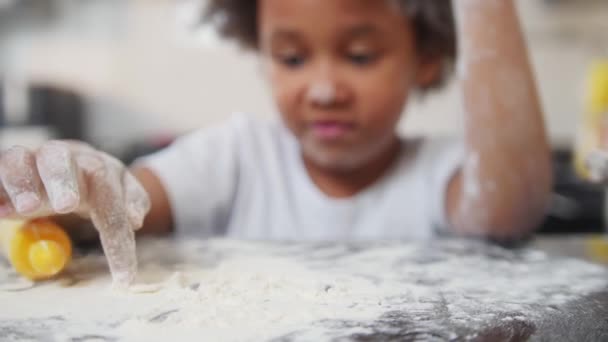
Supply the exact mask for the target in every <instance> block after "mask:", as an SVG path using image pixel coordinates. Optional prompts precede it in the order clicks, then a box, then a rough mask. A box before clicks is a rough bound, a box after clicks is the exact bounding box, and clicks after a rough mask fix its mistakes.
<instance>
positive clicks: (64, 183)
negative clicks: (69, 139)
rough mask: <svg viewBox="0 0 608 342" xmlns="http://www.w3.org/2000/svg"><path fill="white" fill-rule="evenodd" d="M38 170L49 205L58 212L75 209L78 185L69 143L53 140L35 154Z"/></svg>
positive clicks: (78, 193) (77, 203)
mask: <svg viewBox="0 0 608 342" xmlns="http://www.w3.org/2000/svg"><path fill="white" fill-rule="evenodd" d="M36 164H37V167H38V172H39V174H40V178H41V180H42V183H43V184H44V187H45V189H46V193H47V196H48V198H49V201H50V204H51V207H52V208H53V210H55V212H57V213H59V214H67V213H70V212H73V211H75V210H76V209H77V208H78V206H79V205H80V198H81V197H80V186H79V184H78V183H79V182H78V176H77V172H76V165H75V163H74V160H73V157H72V152H71V151H70V148H69V145H68V144H66V143H64V142H60V141H54V142H50V143H47V144H45V145H44V146H42V148H40V150H38V153H37V155H36Z"/></svg>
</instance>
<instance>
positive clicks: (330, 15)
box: [258, 0, 438, 171]
mask: <svg viewBox="0 0 608 342" xmlns="http://www.w3.org/2000/svg"><path fill="white" fill-rule="evenodd" d="M258 11H259V12H258V18H259V20H258V23H259V24H258V25H259V43H260V44H259V46H260V50H261V54H262V57H263V59H264V61H265V64H266V67H267V70H268V73H269V78H270V81H271V85H272V89H273V93H274V97H275V100H276V102H277V104H278V107H279V110H280V112H281V115H282V116H283V119H284V121H285V123H286V125H287V126H288V127H289V129H290V130H291V131H292V132H293V133H294V134H295V136H296V137H297V138H298V140H299V142H300V145H301V146H302V151H303V154H304V157H305V159H306V160H307V161H310V162H313V163H315V164H316V165H318V166H320V167H323V168H327V169H332V170H340V171H348V170H353V169H355V168H361V167H363V166H365V165H366V163H370V162H371V161H373V160H374V158H378V156H380V155H382V153H385V152H386V151H388V150H390V149H391V148H392V147H393V146H394V143H395V142H396V141H397V140H396V132H395V127H396V125H397V123H398V121H399V118H400V115H401V112H402V110H403V107H404V105H405V103H406V100H407V97H408V94H409V93H410V90H411V89H412V88H414V87H416V86H418V85H421V84H423V83H425V82H430V81H431V80H432V78H433V77H434V76H436V75H435V74H436V72H437V69H438V68H436V67H435V66H433V65H431V64H430V63H427V64H426V65H425V64H422V63H421V62H420V61H419V60H418V58H417V54H416V50H415V46H416V44H415V41H414V32H413V29H412V26H411V24H410V22H409V20H408V18H407V17H406V16H405V15H404V14H403V11H402V10H401V9H400V8H399V6H398V5H397V4H395V2H394V1H390V0H386V1H381V0H289V1H285V0H260V1H259V6H258Z"/></svg>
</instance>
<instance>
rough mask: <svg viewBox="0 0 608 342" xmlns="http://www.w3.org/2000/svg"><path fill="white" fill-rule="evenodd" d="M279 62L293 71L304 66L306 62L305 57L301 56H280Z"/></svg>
mask: <svg viewBox="0 0 608 342" xmlns="http://www.w3.org/2000/svg"><path fill="white" fill-rule="evenodd" d="M279 60H280V62H281V63H282V64H283V65H285V66H287V67H288V68H292V69H295V68H298V67H300V66H302V65H303V64H304V62H305V61H306V60H305V58H304V56H300V55H291V56H280V57H279Z"/></svg>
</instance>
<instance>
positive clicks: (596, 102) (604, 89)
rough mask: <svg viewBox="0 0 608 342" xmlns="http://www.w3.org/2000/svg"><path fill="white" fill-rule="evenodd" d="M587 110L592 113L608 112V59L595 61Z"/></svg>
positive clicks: (589, 86)
mask: <svg viewBox="0 0 608 342" xmlns="http://www.w3.org/2000/svg"><path fill="white" fill-rule="evenodd" d="M588 88H589V99H588V100H587V102H588V108H587V111H588V112H590V113H591V114H592V115H596V116H597V115H602V114H608V113H607V112H608V61H604V62H598V63H595V64H594V65H593V66H592V67H591V75H590V77H589V85H588Z"/></svg>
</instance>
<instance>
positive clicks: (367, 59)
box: [348, 53, 376, 65]
mask: <svg viewBox="0 0 608 342" xmlns="http://www.w3.org/2000/svg"><path fill="white" fill-rule="evenodd" d="M348 59H349V60H350V61H351V63H353V64H356V65H368V64H371V63H373V62H374V61H375V60H376V56H375V55H373V54H365V53H353V54H349V55H348Z"/></svg>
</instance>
